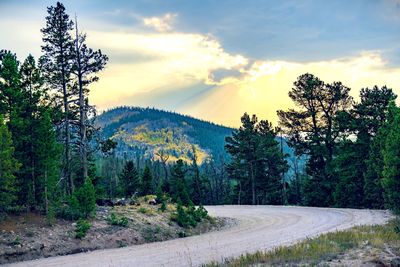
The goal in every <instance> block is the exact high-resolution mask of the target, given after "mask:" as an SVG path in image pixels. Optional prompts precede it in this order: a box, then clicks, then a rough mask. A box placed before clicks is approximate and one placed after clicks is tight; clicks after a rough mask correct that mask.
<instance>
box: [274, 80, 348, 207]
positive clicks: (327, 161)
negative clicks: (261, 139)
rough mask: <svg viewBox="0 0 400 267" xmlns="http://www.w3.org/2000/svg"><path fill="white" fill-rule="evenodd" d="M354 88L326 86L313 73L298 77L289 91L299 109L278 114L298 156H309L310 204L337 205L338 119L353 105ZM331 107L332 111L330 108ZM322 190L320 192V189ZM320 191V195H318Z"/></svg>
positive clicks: (306, 191)
mask: <svg viewBox="0 0 400 267" xmlns="http://www.w3.org/2000/svg"><path fill="white" fill-rule="evenodd" d="M349 91H350V88H348V87H346V86H344V85H343V84H342V83H340V82H334V83H331V84H325V83H324V82H323V81H321V80H320V79H318V78H317V77H315V76H314V75H312V74H309V73H306V74H303V75H301V76H300V77H298V79H297V81H295V82H294V87H293V88H292V90H291V91H290V92H289V97H290V98H291V99H292V100H293V102H294V104H295V105H296V106H297V109H296V110H294V109H289V110H288V111H282V110H279V111H278V117H279V124H280V125H281V126H282V128H283V131H284V132H285V134H286V135H287V137H288V139H289V144H290V146H292V147H293V148H294V149H295V151H296V154H297V155H307V156H308V158H307V166H306V173H307V175H308V177H307V181H306V182H305V183H304V187H303V189H304V191H303V193H304V194H305V195H304V200H305V203H304V204H306V205H312V206H330V205H333V204H334V199H333V192H334V190H335V184H336V175H335V171H334V164H333V159H334V152H335V150H336V147H337V138H338V137H339V136H340V134H339V133H340V131H341V129H340V128H339V127H336V126H337V125H336V122H335V119H336V118H337V117H338V115H339V114H340V113H341V112H345V111H348V110H349V108H350V106H351V104H352V97H351V96H350V95H349ZM328 107H329V108H328ZM316 188H318V190H316ZM316 191H318V193H316Z"/></svg>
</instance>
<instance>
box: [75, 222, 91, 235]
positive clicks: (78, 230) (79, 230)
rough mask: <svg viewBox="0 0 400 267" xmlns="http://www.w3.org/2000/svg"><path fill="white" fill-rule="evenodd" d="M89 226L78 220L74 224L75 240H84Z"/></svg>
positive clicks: (87, 223)
mask: <svg viewBox="0 0 400 267" xmlns="http://www.w3.org/2000/svg"><path fill="white" fill-rule="evenodd" d="M91 226H92V225H91V224H90V223H89V222H88V221H87V220H83V219H80V220H78V221H77V222H76V227H75V238H77V239H82V238H84V237H85V236H86V234H87V232H88V231H89V229H90V227H91Z"/></svg>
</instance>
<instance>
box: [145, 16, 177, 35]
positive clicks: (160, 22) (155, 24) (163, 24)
mask: <svg viewBox="0 0 400 267" xmlns="http://www.w3.org/2000/svg"><path fill="white" fill-rule="evenodd" d="M177 16H178V15H177V14H171V13H167V14H165V15H164V16H162V17H149V18H143V24H144V25H145V26H147V27H150V28H153V29H155V30H156V31H159V32H168V31H171V30H172V24H173V23H174V21H175V19H176V17H177Z"/></svg>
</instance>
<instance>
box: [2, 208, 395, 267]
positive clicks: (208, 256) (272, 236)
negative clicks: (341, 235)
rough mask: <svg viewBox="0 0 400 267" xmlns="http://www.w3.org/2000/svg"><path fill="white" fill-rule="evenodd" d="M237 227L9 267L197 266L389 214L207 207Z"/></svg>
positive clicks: (382, 218)
mask: <svg viewBox="0 0 400 267" xmlns="http://www.w3.org/2000/svg"><path fill="white" fill-rule="evenodd" d="M206 208H207V210H208V211H209V213H210V215H213V216H220V217H230V218H234V219H236V220H237V224H235V225H234V226H232V227H230V228H226V229H224V230H221V231H217V232H210V233H206V234H203V235H199V236H192V237H187V238H181V239H175V240H170V241H165V242H156V243H150V244H143V245H137V246H131V247H126V248H119V249H108V250H98V251H93V252H88V253H80V254H74V255H68V256H60V257H54V258H47V259H39V260H34V261H26V262H21V263H17V264H13V265H10V266H40V267H47V266H85V267H89V266H107V267H110V266H118V267H120V266H123V267H125V266H126V267H128V266H141V267H143V266H198V265H201V264H203V263H207V262H210V261H221V260H223V259H224V258H227V257H235V256H240V255H241V254H243V253H247V252H255V251H257V250H265V249H271V248H274V247H276V246H281V245H289V244H292V243H294V242H297V241H300V240H302V239H304V238H306V237H313V236H316V235H319V234H321V233H325V232H329V231H335V230H342V229H346V228H349V227H352V226H354V225H359V224H384V223H385V222H387V221H388V220H389V219H390V218H391V215H390V214H389V213H388V212H386V211H376V210H354V209H328V208H307V207H282V206H209V207H206Z"/></svg>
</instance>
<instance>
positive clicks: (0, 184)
mask: <svg viewBox="0 0 400 267" xmlns="http://www.w3.org/2000/svg"><path fill="white" fill-rule="evenodd" d="M13 154H14V147H13V145H12V140H11V134H10V132H9V131H8V129H7V126H6V125H5V124H4V121H3V118H2V117H1V116H0V212H4V211H6V210H8V209H9V208H11V207H12V204H13V203H14V201H15V199H16V194H15V193H16V191H17V190H16V184H15V173H16V172H17V171H18V169H19V167H20V164H19V163H18V162H17V160H16V159H15V158H14V156H13Z"/></svg>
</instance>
